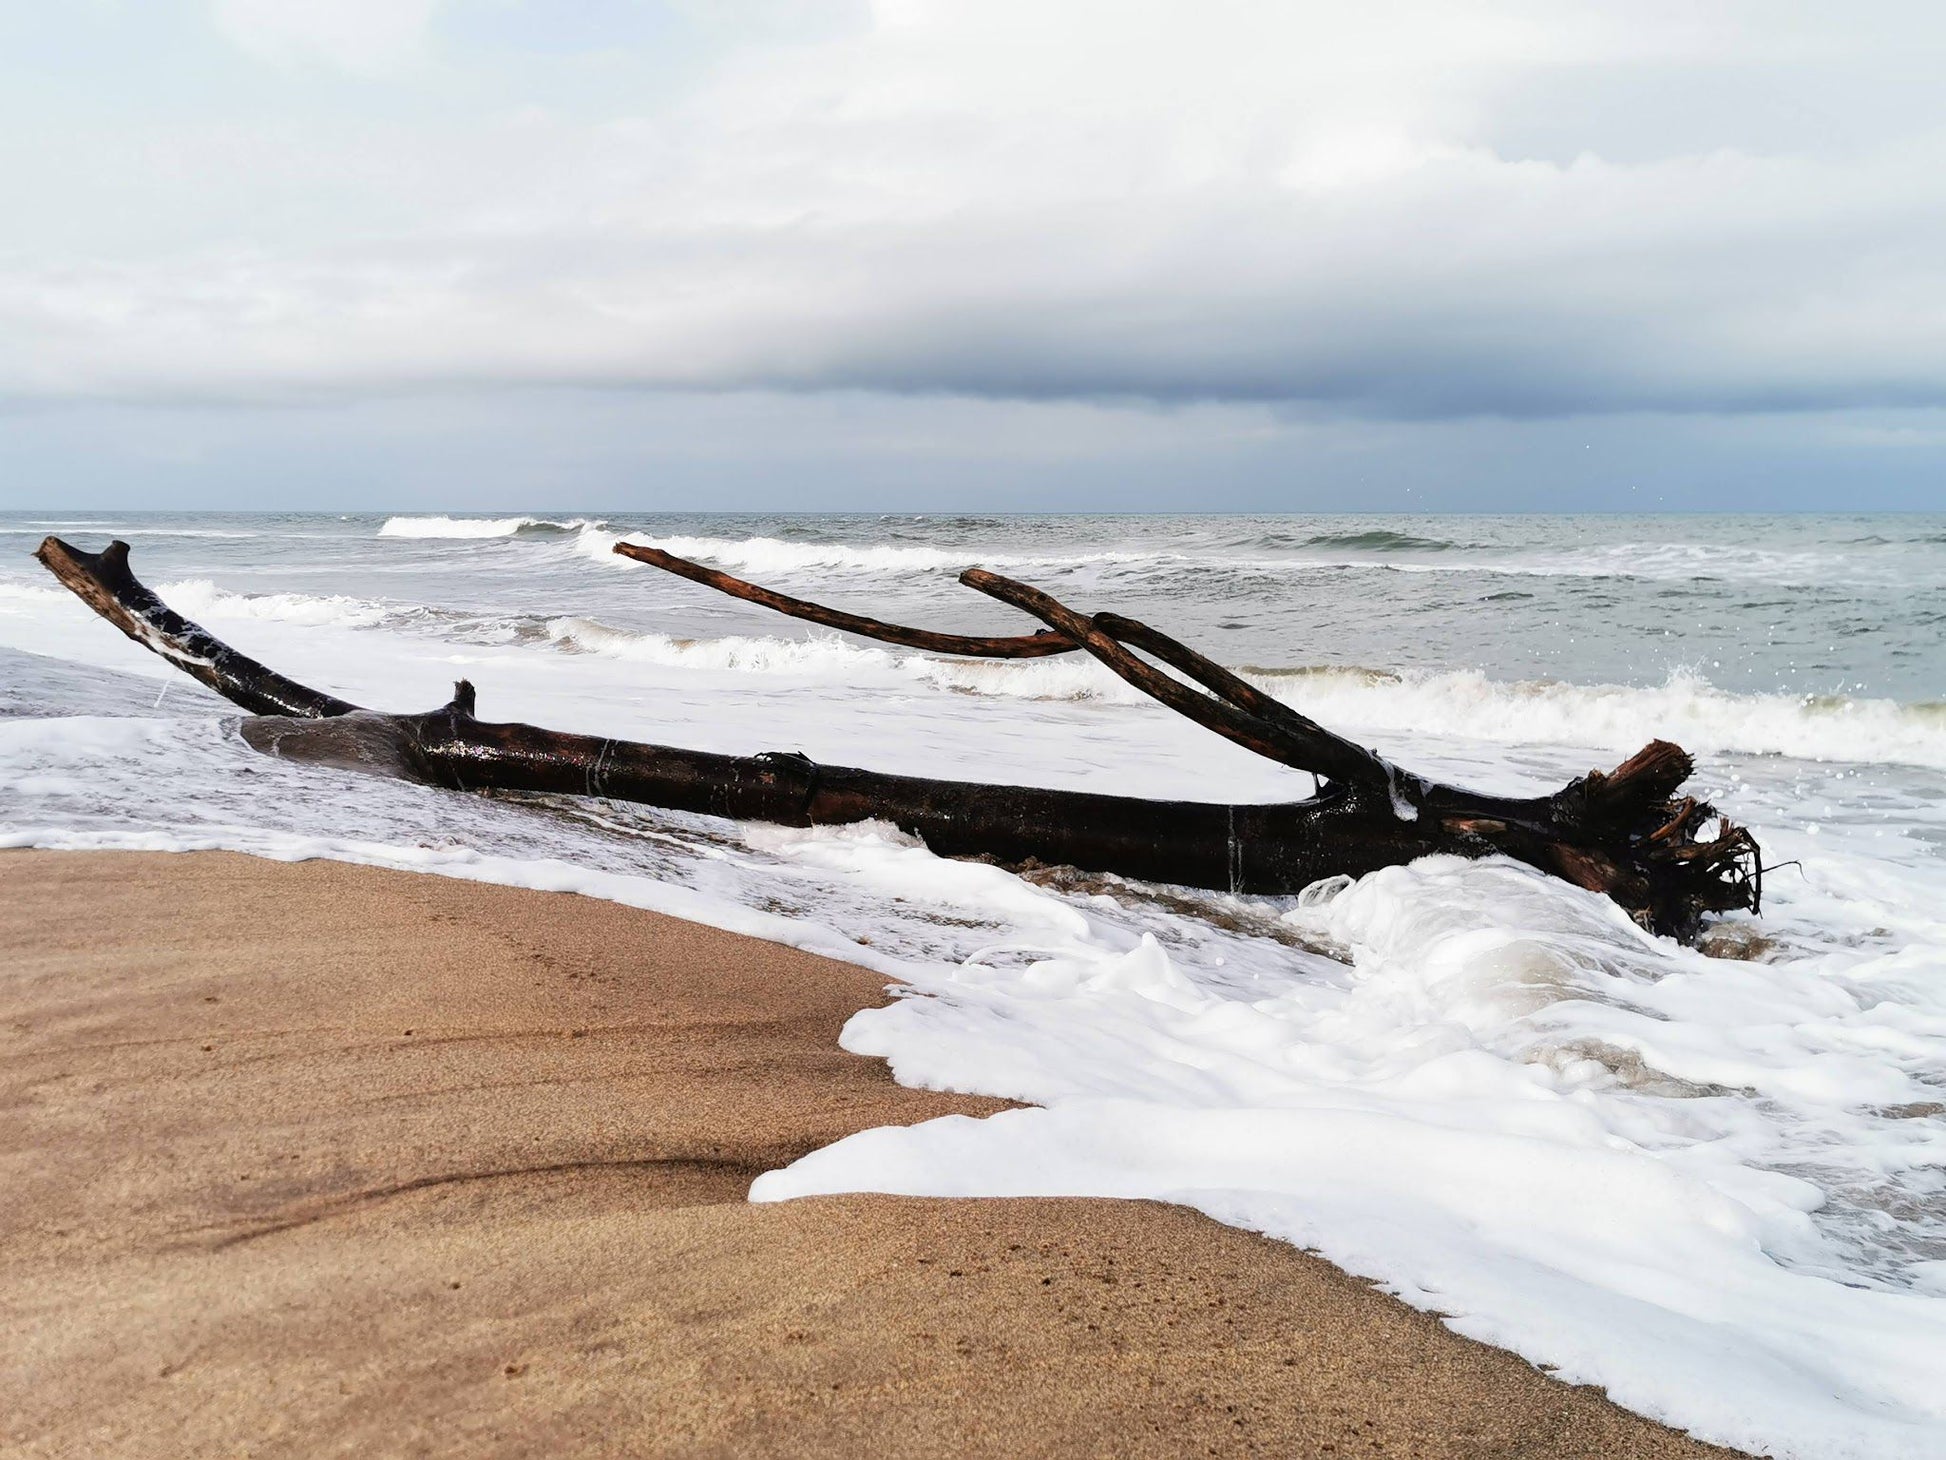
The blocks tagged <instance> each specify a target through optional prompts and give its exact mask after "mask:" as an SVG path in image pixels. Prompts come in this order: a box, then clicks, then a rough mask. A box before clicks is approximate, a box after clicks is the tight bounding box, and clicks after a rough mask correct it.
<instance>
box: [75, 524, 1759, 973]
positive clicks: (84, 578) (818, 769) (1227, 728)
mask: <svg viewBox="0 0 1946 1460" xmlns="http://www.w3.org/2000/svg"><path fill="white" fill-rule="evenodd" d="M37 556H38V557H39V558H40V560H41V562H42V563H44V564H46V566H47V567H48V569H49V570H50V571H51V572H53V574H54V575H55V576H56V577H57V578H59V579H60V580H61V582H62V583H64V584H65V585H66V586H67V587H68V588H70V589H72V590H73V591H74V592H75V593H76V594H77V595H78V596H79V597H80V598H81V599H82V600H83V601H85V602H86V603H88V604H89V605H90V606H91V607H92V608H94V610H95V611H96V612H97V613H99V614H101V616H102V617H103V618H106V619H107V620H108V621H109V622H110V623H112V624H114V625H115V626H116V627H117V628H118V629H120V630H121V631H122V632H123V633H125V634H127V635H128V636H129V637H130V638H131V639H133V640H135V641H136V642H137V643H138V644H141V645H142V646H143V647H145V648H147V649H151V650H153V651H154V652H155V653H157V654H160V655H161V656H162V657H163V658H164V659H166V660H168V661H169V662H170V663H171V664H174V665H175V666H176V667H177V668H179V669H181V670H183V671H184V672H185V673H187V674H190V675H193V676H194V677H195V678H196V679H198V680H200V681H202V683H204V684H206V685H208V686H209V687H210V688H211V689H213V690H215V691H216V692H217V693H219V694H221V695H224V696H226V697H227V698H229V699H230V700H232V701H233V702H235V703H236V704H238V705H241V706H242V707H243V708H244V709H246V710H249V711H250V712H251V713H252V716H253V718H251V719H248V720H245V721H244V722H243V727H242V729H243V735H244V738H245V739H246V740H248V741H249V743H250V744H251V745H253V746H255V747H257V748H258V749H260V750H263V751H266V752H267V753H270V754H276V755H282V756H288V757H292V758H296V759H304V760H310V761H315V762H324V763H329V764H332V765H337V766H341V767H347V768H351V769H357V770H363V771H373V772H380V773H383V774H388V775H393V776H400V777H405V778H408V779H412V780H418V781H423V782H426V783H428V784H431V785H438V786H446V787H451V788H454V789H459V790H521V791H543V792H554V793H559V794H566V795H580V796H605V797H611V798H614V799H617V800H626V801H636V802H642V803H645V804H648V805H653V806H665V807H671V808H674V809H677V810H683V811H696V812H703V813H707V814H709V815H714V816H725V817H731V818H735V819H739V820H751V821H771V822H778V823H781V824H783V825H787V826H821V825H840V824H844V823H850V822H858V821H865V820H885V821H890V822H892V823H894V824H895V825H897V826H899V827H901V828H903V829H904V830H906V831H908V832H910V833H911V834H912V835H914V836H917V837H919V838H920V839H922V840H923V841H924V842H925V843H926V844H927V845H928V846H930V847H931V848H932V849H933V850H934V851H935V852H937V853H939V854H940V855H942V856H983V857H989V858H996V859H998V860H1001V861H1003V862H1024V861H1027V860H1029V859H1032V860H1035V861H1039V862H1044V863H1047V862H1052V863H1066V864H1069V865H1072V866H1076V867H1084V868H1088V869H1091V870H1094V871H1101V872H1113V873H1119V874H1121V875H1124V876H1128V877H1138V878H1145V879H1148V880H1150V881H1156V882H1173V883H1183V884H1188V885H1190V886H1196V887H1212V888H1221V889H1224V890H1227V891H1229V892H1232V893H1294V892H1297V891H1300V890H1301V889H1303V888H1304V887H1307V886H1309V885H1310V884H1312V883H1314V882H1316V881H1318V880H1319V879H1321V878H1324V877H1330V876H1334V875H1337V874H1349V875H1352V876H1358V875H1361V874H1363V873H1366V872H1370V871H1373V870H1375V869H1377V868H1380V867H1386V866H1393V865H1397V864H1400V863H1404V862H1409V861H1412V860H1414V859H1416V858H1419V857H1424V856H1428V855H1432V854H1435V853H1446V854H1454V855H1459V856H1468V857H1481V856H1488V855H1494V854H1498V855H1502V856H1508V857H1513V858H1517V859H1518V860H1520V861H1523V862H1526V863H1528V864H1530V865H1532V866H1535V867H1538V868H1541V869H1542V870H1544V871H1547V872H1551V873H1553V874H1555V875H1556V876H1559V877H1563V878H1565V879H1567V880H1568V881H1571V882H1573V883H1575V884H1577V885H1579V886H1581V887H1585V888H1588V889H1590V890H1592V891H1596V892H1600V893H1604V894H1606V895H1607V896H1608V897H1610V898H1612V899H1613V900H1614V901H1615V902H1616V903H1618V904H1619V905H1620V906H1621V907H1623V908H1624V909H1626V910H1627V911H1628V912H1629V914H1630V915H1632V916H1633V917H1634V918H1636V919H1637V921H1639V922H1640V923H1642V924H1643V926H1645V927H1648V928H1652V929H1654V930H1655V931H1657V932H1663V933H1672V934H1675V935H1677V936H1680V937H1693V936H1694V935H1695V933H1696V932H1697V931H1698V929H1699V927H1700V925H1701V922H1702V919H1703V918H1704V916H1705V915H1707V914H1709V913H1713V912H1722V911H1726V910H1728V909H1732V908H1748V909H1750V910H1752V911H1755V910H1756V909H1757V907H1758V904H1759V900H1760V896H1761V892H1762V888H1761V885H1760V880H1759V875H1760V874H1759V862H1758V854H1757V845H1756V842H1755V841H1754V840H1753V839H1752V838H1751V836H1750V834H1749V833H1748V832H1747V831H1744V830H1742V829H1741V828H1739V827H1735V826H1731V825H1730V824H1729V823H1728V822H1727V821H1725V820H1723V819H1722V818H1720V817H1718V816H1717V815H1716V813H1715V812H1714V811H1713V810H1712V809H1711V808H1710V807H1709V806H1707V805H1706V804H1704V803H1703V802H1701V801H1698V800H1696V799H1695V798H1694V797H1680V798H1678V796H1677V792H1678V790H1679V788H1680V787H1681V785H1682V783H1683V781H1685V780H1686V779H1687V778H1688V776H1689V773H1690V768H1691V767H1690V761H1689V757H1688V756H1687V755H1685V754H1684V753H1683V752H1682V750H1681V749H1679V748H1678V747H1676V746H1673V745H1670V744H1668V743H1666V742H1664V741H1656V742H1654V743H1653V744H1651V745H1650V746H1648V747H1647V748H1646V749H1644V750H1643V751H1641V752H1640V753H1639V754H1637V755H1635V756H1633V757H1631V758H1630V759H1629V760H1628V761H1627V762H1625V763H1624V764H1623V765H1621V766H1620V767H1618V768H1617V769H1616V770H1614V771H1613V772H1610V773H1608V774H1606V775H1604V774H1602V773H1600V772H1591V773H1590V774H1588V775H1586V776H1582V777H1580V778H1579V779H1577V780H1575V781H1572V782H1570V783H1569V784H1568V785H1566V786H1564V787H1563V788H1562V789H1561V790H1559V791H1557V792H1555V793H1554V794H1553V795H1551V796H1537V797H1525V798H1521V797H1503V796H1488V795H1483V794H1480V793H1478V792H1473V791H1468V790H1466V789H1464V788H1462V787H1457V786H1447V785H1440V784H1436V783H1431V782H1426V781H1422V780H1420V779H1418V778H1417V777H1409V776H1405V775H1404V774H1403V773H1401V772H1396V771H1394V770H1393V769H1392V768H1391V767H1390V766H1389V765H1388V764H1387V763H1386V762H1385V761H1383V760H1382V759H1380V758H1379V757H1378V756H1376V755H1374V754H1373V753H1372V752H1370V751H1368V750H1365V749H1363V748H1361V747H1359V746H1357V745H1354V744H1352V743H1351V742H1350V741H1347V740H1344V739H1343V738H1341V737H1339V736H1337V735H1334V734H1332V733H1331V732H1330V731H1328V730H1325V729H1323V728H1322V727H1321V726H1318V725H1316V724H1314V723H1312V722H1311V721H1310V720H1307V719H1305V718H1304V717H1303V716H1302V715H1299V714H1297V712H1296V711H1294V710H1291V709H1289V708H1288V707H1286V706H1284V705H1282V704H1280V703H1279V702H1278V701H1276V700H1273V699H1271V698H1270V697H1269V696H1268V695H1264V694H1263V693H1262V692H1261V691H1259V690H1257V689H1256V688H1255V687H1253V686H1251V685H1249V684H1247V683H1245V682H1244V681H1243V680H1241V679H1238V678H1237V677H1236V676H1235V675H1233V674H1231V673H1230V672H1229V671H1228V670H1226V669H1224V668H1222V667H1221V666H1220V665H1216V664H1213V663H1211V662H1210V661H1209V660H1207V659H1205V658H1204V657H1203V656H1202V655H1200V654H1197V653H1195V652H1194V651H1193V650H1191V649H1188V648H1187V647H1185V646H1184V645H1182V644H1180V643H1178V642H1177V641H1176V640H1174V639H1171V638H1169V637H1168V636H1167V635H1165V634H1161V633H1158V632H1156V631H1155V630H1153V629H1151V628H1148V627H1147V626H1146V625H1143V624H1139V623H1136V622H1134V621H1133V620H1130V619H1123V618H1119V617H1117V616H1115V615H1112V614H1096V615H1094V616H1093V617H1092V618H1090V617H1087V616H1085V615H1082V614H1078V613H1076V612H1075V611H1074V610H1072V609H1070V608H1068V607H1067V606H1065V605H1064V604H1062V603H1060V602H1059V601H1057V600H1056V599H1054V598H1051V597H1049V596H1048V595H1047V594H1045V593H1042V592H1040V590H1038V589H1035V588H1032V587H1029V586H1028V585H1027V584H1024V583H1016V582H1014V581H1013V580H1011V579H1007V578H1002V577H999V576H998V575H996V574H992V573H983V572H980V571H978V570H974V571H971V572H969V573H968V574H966V576H965V581H966V582H968V583H969V584H971V585H972V586H974V587H976V588H978V589H980V590H981V591H982V592H986V593H990V594H992V595H993V596H994V597H996V598H1000V599H1002V600H1003V601H1005V602H1008V603H1011V604H1014V605H1016V606H1018V607H1021V608H1024V609H1026V610H1027V611H1028V612H1030V613H1033V614H1035V615H1036V616H1038V617H1040V618H1041V619H1042V621H1043V622H1045V623H1046V624H1048V625H1049V627H1050V629H1051V630H1052V631H1053V632H1052V633H1051V634H1049V635H1047V636H1044V637H1043V636H1037V638H1036V639H1034V640H1027V641H1022V640H996V641H991V642H998V643H1012V644H1015V645H1018V644H1021V643H1023V642H1026V643H1031V644H1035V645H1036V646H1037V647H1036V648H1035V650H1034V652H1035V653H1037V654H1039V653H1050V652H1058V651H1057V650H1055V649H1053V648H1051V647H1049V642H1048V641H1049V640H1052V639H1054V638H1055V637H1057V636H1058V638H1059V639H1060V642H1061V645H1062V647H1064V648H1072V647H1076V646H1078V647H1081V648H1084V649H1086V650H1087V651H1088V652H1089V653H1090V654H1092V655H1094V656H1095V657H1096V658H1097V659H1100V660H1101V661H1102V662H1103V663H1105V664H1107V665H1108V666H1109V668H1111V669H1113V670H1114V671H1115V672H1116V673H1117V674H1120V675H1122V677H1123V678H1125V679H1127V680H1128V681H1129V682H1130V683H1131V684H1135V685H1137V686H1139V687H1140V688H1142V689H1143V690H1145V691H1147V692H1148V693H1150V694H1152V695H1154V696H1155V697H1156V698H1157V699H1158V700H1160V701H1162V702H1163V703H1164V704H1167V705H1169V706H1170V707H1171V708H1174V709H1177V710H1179V711H1180V712H1181V713H1183V714H1185V715H1187V716H1189V718H1191V719H1193V720H1195V721H1196V722H1197V723H1198V724H1201V725H1206V726H1208V727H1209V728H1210V729H1212V730H1215V731H1216V732H1217V733H1218V734H1221V735H1224V736H1226V737H1227V738H1229V739H1231V740H1234V741H1236V742H1237V743H1238V744H1240V745H1244V746H1247V747H1248V748H1250V749H1252V750H1255V751H1257V752H1258V753H1259V754H1263V755H1267V756H1270V757H1271V758H1272V759H1274V760H1279V761H1282V762H1283V763H1285V764H1288V765H1293V766H1298V767H1301V768H1303V769H1305V770H1310V771H1313V772H1316V773H1319V774H1321V775H1323V776H1324V777H1326V778H1327V781H1328V784H1327V785H1326V786H1325V787H1324V788H1323V789H1322V790H1321V791H1320V792H1319V794H1318V795H1316V796H1313V797H1311V798H1309V799H1306V800H1302V801H1289V802H1279V803H1273V804H1268V805H1251V804H1241V805H1227V804H1223V803H1213V802H1201V801H1155V800H1146V799H1140V798H1136V797H1129V796H1101V795H1094V794H1091V793H1086V792H1078V791H1060V790H1052V789H1048V788H1045V787H1038V786H1005V785H983V784H980V783H977V782H969V781H949V780H938V779H934V778H931V777H923V776H893V775H886V774H883V773H881V772H877V771H870V770H860V769H853V768H849V767H845V766H830V765H820V764H817V763H815V762H813V761H811V760H810V759H808V758H807V757H805V756H803V755H799V754H767V755H756V756H728V755H717V754H714V753H712V752H709V751H700V750H686V749H679V748H676V747H673V746H664V745H649V744H643V743H639V742H635V741H626V740H613V739H607V738H602V737H597V736H589V735H575V734H570V733H567V732H563V731H558V730H548V729H544V728H541V727H538V726H533V725H521V724H501V723H493V722H489V721H483V720H480V719H479V718H477V717H476V715H475V714H474V696H473V687H472V686H471V685H469V684H466V683H464V682H462V683H461V684H460V685H459V687H458V690H457V692H456V693H455V694H454V696H453V698H452V700H451V701H450V702H448V703H447V704H445V705H443V706H441V707H440V708H439V709H436V710H432V711H430V712H428V713H425V714H419V715H392V714H381V713H377V712H374V711H371V710H361V709H359V708H358V707H357V706H355V705H353V704H351V703H350V702H349V701H346V700H341V699H338V698H337V697H336V696H334V695H328V694H324V693H321V692H320V691H317V690H313V689H309V688H307V687H306V686H304V685H301V684H298V683H296V682H295V681H293V680H290V679H286V678H285V677H284V676H283V675H281V674H278V673H277V672H276V671H275V670H272V669H268V668H266V667H265V666H264V665H261V664H259V663H257V662H256V661H255V660H252V659H250V658H248V657H246V656H244V655H242V654H239V653H237V652H236V650H234V649H232V648H230V647H229V646H228V645H227V644H225V643H223V642H222V641H221V640H219V639H217V638H216V637H215V636H214V635H212V634H210V633H209V632H208V631H207V630H206V629H203V628H201V627H200V626H198V625H196V624H194V623H191V622H190V621H189V620H187V619H185V618H183V617H182V616H181V615H180V614H177V613H176V612H175V611H174V610H172V609H171V608H169V606H168V605H167V604H165V603H163V602H162V600H161V599H159V598H157V597H156V595H155V594H153V593H151V592H150V591H149V590H148V589H147V588H146V587H144V586H143V585H142V584H141V583H140V582H138V581H137V580H136V578H135V577H134V575H133V574H132V573H131V572H130V571H129V567H128V545H127V544H126V543H122V542H116V543H112V544H110V545H109V547H108V548H107V549H106V550H104V551H103V552H101V553H89V552H83V551H81V550H80V549H78V548H74V547H71V546H69V545H68V544H67V543H64V542H62V541H60V539H58V538H52V537H50V538H48V539H47V540H46V541H45V542H44V543H42V544H41V547H40V550H39V552H38V553H37ZM678 561H680V560H678ZM692 566H693V565H692ZM743 587H745V588H752V587H753V585H748V584H745V585H743ZM755 591H757V592H763V591H764V590H755ZM751 601H753V602H761V601H763V600H762V599H757V598H753V599H752V600H751ZM793 601H794V602H795V600H793ZM810 607H812V608H814V609H815V608H816V607H817V606H816V605H810ZM818 612H820V613H824V612H825V611H824V610H818ZM798 616H799V617H805V616H807V615H803V614H800V615H798ZM814 621H817V622H826V623H830V622H831V619H830V618H829V617H827V618H821V619H814ZM867 622H870V621H867ZM832 626H833V627H839V626H841V625H839V624H836V623H832ZM879 627H881V628H894V629H896V628H897V626H896V625H879ZM901 632H908V631H903V630H901ZM909 632H911V633H913V634H914V635H915V636H916V635H918V634H919V633H920V631H909ZM928 637H930V636H928ZM944 637H946V638H948V639H958V636H952V635H948V636H944ZM894 642H910V643H912V646H913V647H923V645H922V644H920V643H917V642H914V641H912V640H894ZM959 642H961V643H962V644H964V643H969V642H978V641H970V640H959ZM1131 645H1132V646H1134V647H1135V648H1139V649H1141V650H1142V651H1143V652H1144V653H1148V654H1153V655H1154V656H1155V657H1156V658H1157V659H1159V660H1161V661H1162V662H1163V663H1164V664H1167V665H1169V666H1170V667H1171V668H1174V669H1176V670H1178V671H1179V672H1180V673H1183V674H1186V675H1188V676H1189V677H1190V678H1191V679H1193V680H1194V681H1195V682H1196V684H1200V685H1202V686H1204V688H1206V689H1207V690H1208V691H1209V693H1208V694H1205V693H1203V692H1202V690H1199V689H1197V688H1195V687H1194V686H1192V685H1190V684H1185V683H1183V682H1182V681H1181V680H1178V679H1176V678H1174V677H1173V676H1172V675H1169V674H1165V673H1164V672H1163V671H1162V670H1160V669H1157V668H1156V667H1155V666H1154V665H1152V664H1150V663H1148V661H1146V660H1144V659H1142V658H1140V657H1139V656H1138V655H1137V654H1136V653H1135V652H1134V649H1132V648H1131V647H1129V646H1131ZM949 652H962V653H963V652H970V651H969V650H967V649H964V648H961V649H957V650H952V651H949ZM1016 657H1020V656H1019V655H1016ZM1379 788H1386V789H1387V791H1388V794H1385V795H1376V794H1373V792H1374V791H1376V790H1378V789H1379Z"/></svg>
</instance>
